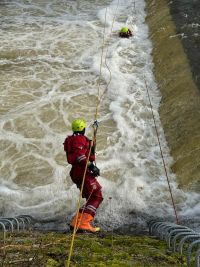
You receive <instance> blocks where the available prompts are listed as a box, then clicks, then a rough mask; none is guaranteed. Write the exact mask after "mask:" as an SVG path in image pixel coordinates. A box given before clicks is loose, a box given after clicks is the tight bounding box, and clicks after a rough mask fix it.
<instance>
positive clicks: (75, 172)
mask: <svg viewBox="0 0 200 267" xmlns="http://www.w3.org/2000/svg"><path fill="white" fill-rule="evenodd" d="M90 144H91V141H90V140H89V139H88V138H87V137H86V136H84V135H82V134H73V135H71V136H68V137H67V138H66V139H65V142H64V150H65V151H66V155H67V161H68V163H70V164H71V165H72V168H71V171H70V176H71V179H72V181H73V182H74V183H75V184H76V185H77V187H78V188H79V189H81V184H82V179H83V175H84V171H85V166H86V164H87V158H88V155H89V150H90ZM94 160H95V155H94V154H92V153H91V154H90V157H89V161H90V162H92V161H94ZM82 197H83V198H86V201H87V202H86V204H85V205H84V206H83V207H81V209H80V212H85V213H89V214H91V215H92V216H95V214H96V209H97V208H98V207H99V205H100V203H101V202H102V201H103V197H102V193H101V186H100V184H99V183H98V182H97V180H96V177H95V176H94V174H93V173H92V172H91V171H90V170H89V169H88V168H87V171H86V175H85V182H84V186H83V193H82Z"/></svg>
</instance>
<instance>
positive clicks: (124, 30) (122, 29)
mask: <svg viewBox="0 0 200 267" xmlns="http://www.w3.org/2000/svg"><path fill="white" fill-rule="evenodd" d="M120 32H123V33H126V32H128V27H123V28H121V31H120Z"/></svg>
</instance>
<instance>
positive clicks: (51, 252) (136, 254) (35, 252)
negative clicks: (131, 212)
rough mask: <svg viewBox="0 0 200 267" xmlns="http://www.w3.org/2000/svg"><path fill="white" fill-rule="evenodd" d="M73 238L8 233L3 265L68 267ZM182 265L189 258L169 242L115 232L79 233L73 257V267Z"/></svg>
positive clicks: (1, 246) (0, 258)
mask: <svg viewBox="0 0 200 267" xmlns="http://www.w3.org/2000/svg"><path fill="white" fill-rule="evenodd" d="M0 237H2V236H0ZM71 238H72V236H71V234H70V233H65V234H62V233H60V234H59V233H56V232H49V233H41V232H36V231H34V232H31V231H29V232H23V233H12V234H9V235H8V234H7V237H6V240H5V243H3V239H2V238H1V242H0V263H1V264H2V265H0V266H4V267H7V266H35V267H64V266H67V259H68V255H69V250H70V244H71ZM181 264H185V256H180V255H179V254H177V253H172V252H171V251H169V250H168V249H167V245H166V242H165V241H162V240H158V239H156V238H150V237H148V236H145V235H144V236H143V235H141V236H128V235H117V234H114V233H113V234H112V233H101V234H76V238H75V242H74V246H73V252H72V256H71V258H70V266H71V267H72V266H78V267H89V266H101V267H106V266H120V267H130V266H135V267H142V266H145V267H150V266H151V267H158V266H163V267H164V266H165V267H172V266H174V267H178V266H180V265H181ZM183 266H185V265H183Z"/></svg>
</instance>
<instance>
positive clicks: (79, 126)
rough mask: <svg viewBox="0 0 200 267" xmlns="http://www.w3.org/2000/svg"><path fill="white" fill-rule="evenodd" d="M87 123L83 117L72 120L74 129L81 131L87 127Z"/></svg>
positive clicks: (74, 130)
mask: <svg viewBox="0 0 200 267" xmlns="http://www.w3.org/2000/svg"><path fill="white" fill-rule="evenodd" d="M85 127H86V123H85V121H84V120H83V119H76V120H74V121H73V122H72V131H73V132H81V131H83V130H84V129H85Z"/></svg>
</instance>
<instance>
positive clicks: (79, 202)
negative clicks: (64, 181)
mask: <svg viewBox="0 0 200 267" xmlns="http://www.w3.org/2000/svg"><path fill="white" fill-rule="evenodd" d="M92 145H93V142H92V144H91V146H90V150H89V154H88V157H87V161H86V165H85V170H84V174H83V180H82V184H81V189H80V196H79V200H78V205H77V212H76V218H75V227H74V229H73V234H72V240H71V244H70V249H69V255H68V260H67V267H69V265H70V260H71V256H72V251H73V245H74V239H75V235H76V231H77V228H78V226H77V221H78V211H79V209H80V204H81V198H82V193H83V186H84V182H85V176H86V171H87V166H88V162H89V157H90V154H91V148H92Z"/></svg>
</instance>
